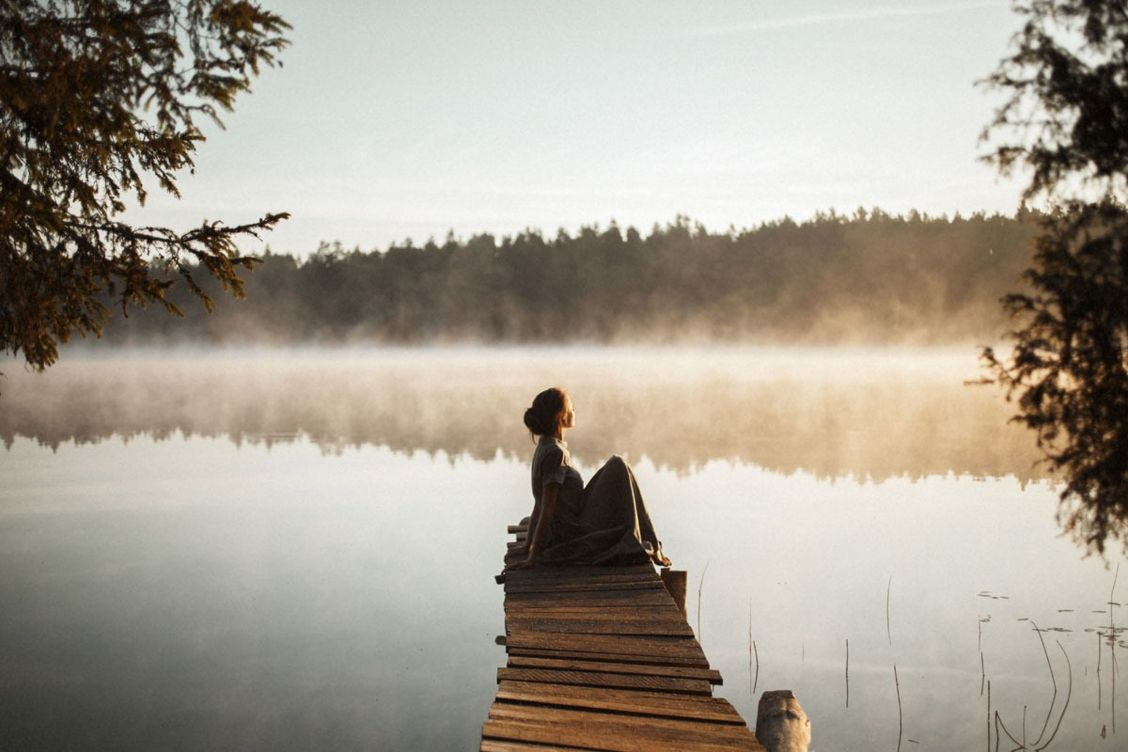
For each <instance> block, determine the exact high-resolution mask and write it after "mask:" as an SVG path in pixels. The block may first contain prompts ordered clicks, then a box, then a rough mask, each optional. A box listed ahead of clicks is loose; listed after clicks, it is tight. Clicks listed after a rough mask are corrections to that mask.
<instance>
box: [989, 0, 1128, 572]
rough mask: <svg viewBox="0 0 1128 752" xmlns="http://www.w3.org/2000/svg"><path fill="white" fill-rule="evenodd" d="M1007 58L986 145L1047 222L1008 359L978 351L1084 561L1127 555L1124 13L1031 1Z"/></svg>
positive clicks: (1022, 7) (1021, 7)
mask: <svg viewBox="0 0 1128 752" xmlns="http://www.w3.org/2000/svg"><path fill="white" fill-rule="evenodd" d="M1015 8H1016V10H1017V11H1018V12H1019V13H1020V14H1021V15H1022V16H1024V17H1025V19H1026V21H1025V24H1024V26H1023V29H1022V31H1021V32H1020V33H1019V34H1018V35H1017V36H1016V38H1015V50H1014V53H1013V54H1012V55H1011V56H1010V57H1008V58H1006V59H1004V60H1003V61H1002V62H1001V63H1000V65H999V68H998V69H997V70H996V71H995V73H994V74H993V75H992V76H991V77H990V78H989V79H988V83H989V84H990V85H991V86H993V87H996V88H998V89H1001V90H1004V91H1006V92H1007V93H1008V94H1009V98H1008V100H1007V101H1006V103H1005V104H1004V105H1003V106H1002V107H1001V108H1000V109H999V111H998V112H997V113H996V117H995V119H994V120H993V121H992V123H991V124H990V125H989V126H988V127H987V129H986V130H985V132H984V137H985V138H987V139H990V138H992V137H996V136H998V135H1002V136H1003V137H1004V142H1003V143H1001V144H999V145H996V146H995V147H994V151H993V152H992V153H991V154H990V155H989V156H988V157H987V159H988V160H989V161H991V162H993V163H994V164H995V165H996V166H997V167H998V168H999V169H1000V170H1001V171H1002V172H1003V173H1007V172H1010V171H1011V170H1013V169H1014V168H1015V167H1021V168H1023V169H1025V170H1028V171H1029V174H1030V182H1029V184H1028V185H1027V187H1026V189H1025V191H1024V193H1023V198H1024V200H1028V199H1034V198H1039V197H1041V198H1046V199H1048V200H1049V201H1050V202H1051V203H1052V204H1054V205H1056V207H1057V208H1056V210H1055V211H1054V212H1052V213H1051V214H1050V215H1049V216H1048V217H1047V218H1046V219H1045V220H1044V222H1043V225H1042V230H1041V235H1040V237H1039V238H1038V240H1037V242H1036V251H1035V255H1034V260H1033V266H1032V267H1031V268H1030V269H1028V270H1027V271H1026V273H1025V278H1026V280H1027V281H1028V282H1029V284H1030V290H1029V291H1026V292H1021V293H1013V294H1010V295H1007V296H1006V297H1004V298H1003V305H1004V308H1005V309H1006V310H1007V311H1008V312H1009V313H1010V314H1011V316H1012V317H1013V319H1014V320H1015V322H1016V326H1015V328H1014V329H1013V330H1012V331H1011V332H1010V338H1011V339H1012V340H1013V342H1014V349H1013V351H1012V352H1011V353H1010V354H1009V355H1000V354H997V353H995V352H994V351H993V350H992V349H990V348H985V349H984V351H983V358H984V361H985V364H986V366H987V367H988V368H989V370H990V371H991V373H992V375H993V377H994V380H995V381H997V382H999V383H1000V384H1002V385H1004V386H1005V387H1006V389H1007V395H1008V398H1013V399H1016V402H1017V405H1018V414H1017V415H1016V416H1015V419H1016V420H1018V421H1019V422H1021V423H1024V424H1025V425H1027V426H1029V427H1030V428H1032V429H1033V430H1034V431H1035V432H1036V434H1037V437H1038V445H1039V446H1040V447H1041V448H1042V449H1043V451H1044V453H1045V459H1046V460H1047V461H1048V462H1049V464H1050V466H1051V467H1052V468H1053V469H1055V470H1057V471H1060V473H1061V474H1062V475H1063V477H1064V479H1065V481H1066V482H1065V487H1064V489H1063V490H1062V492H1061V506H1060V507H1059V519H1060V521H1061V523H1062V524H1063V526H1064V528H1065V529H1066V531H1068V532H1069V533H1070V534H1071V535H1072V536H1073V538H1074V539H1075V540H1076V541H1078V542H1079V543H1081V544H1082V545H1084V546H1085V547H1086V549H1087V550H1088V551H1090V552H1096V553H1100V554H1102V555H1103V553H1104V550H1105V546H1106V542H1108V541H1110V540H1114V539H1119V540H1120V541H1121V543H1122V544H1124V545H1125V546H1128V361H1126V347H1128V256H1126V253H1128V213H1126V211H1125V207H1124V198H1125V188H1126V185H1128V182H1126V178H1128V5H1125V3H1124V2H1123V0H1033V1H1032V2H1028V3H1016V4H1015Z"/></svg>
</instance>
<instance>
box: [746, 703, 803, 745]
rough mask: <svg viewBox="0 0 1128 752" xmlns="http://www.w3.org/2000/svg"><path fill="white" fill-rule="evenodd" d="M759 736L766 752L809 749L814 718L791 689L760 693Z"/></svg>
mask: <svg viewBox="0 0 1128 752" xmlns="http://www.w3.org/2000/svg"><path fill="white" fill-rule="evenodd" d="M756 739H758V740H759V742H760V744H763V745H764V749H765V750H767V752H807V748H808V747H809V746H810V744H811V719H810V718H808V717H807V714H806V713H805V712H804V711H803V708H801V707H800V706H799V700H798V699H796V697H795V693H794V692H792V691H791V690H790V689H777V690H773V691H770V692H765V693H764V694H762V695H760V707H759V709H758V710H757V711H756Z"/></svg>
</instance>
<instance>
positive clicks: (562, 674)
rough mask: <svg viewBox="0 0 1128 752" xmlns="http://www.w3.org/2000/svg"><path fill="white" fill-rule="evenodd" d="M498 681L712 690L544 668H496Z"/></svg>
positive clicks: (700, 682) (704, 685) (697, 683)
mask: <svg viewBox="0 0 1128 752" xmlns="http://www.w3.org/2000/svg"><path fill="white" fill-rule="evenodd" d="M497 680H498V681H499V682H501V681H521V682H540V683H542V684H575V685H578V686H584V687H605V688H607V689H640V690H646V691H648V692H681V693H685V694H691V695H710V694H712V692H713V686H712V685H711V684H710V683H709V682H708V681H706V680H705V679H682V678H678V677H673V676H648V675H645V674H622V673H610V672H606V673H605V672H601V671H560V670H556V669H546V668H499V669H498V670H497Z"/></svg>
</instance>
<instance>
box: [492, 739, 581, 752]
mask: <svg viewBox="0 0 1128 752" xmlns="http://www.w3.org/2000/svg"><path fill="white" fill-rule="evenodd" d="M478 749H479V752H576V751H577V750H579V752H583V747H561V746H559V745H556V744H551V745H549V744H535V743H531V742H511V741H504V740H501V739H483V740H482V746H481V747H479V748H478Z"/></svg>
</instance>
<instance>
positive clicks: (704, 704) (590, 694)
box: [497, 681, 744, 726]
mask: <svg viewBox="0 0 1128 752" xmlns="http://www.w3.org/2000/svg"><path fill="white" fill-rule="evenodd" d="M497 699H498V700H504V701H509V702H522V703H536V704H540V705H550V706H557V707H569V708H588V709H592V710H601V711H605V712H606V711H611V712H617V713H631V714H634V715H647V716H656V717H660V718H690V719H693V720H699V721H715V722H717V723H732V724H738V725H741V726H743V725H744V719H743V718H741V717H740V714H739V713H737V712H736V710H735V709H734V708H733V707H732V705H730V704H729V702H728V700H724V699H722V698H720V697H698V696H695V695H670V694H667V693H664V692H645V691H635V690H626V689H606V688H600V687H576V686H573V685H570V684H541V683H537V682H518V681H501V682H498V685H497Z"/></svg>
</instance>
